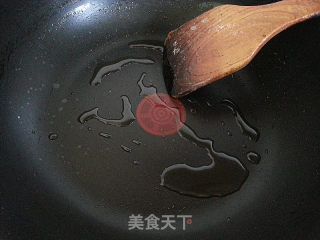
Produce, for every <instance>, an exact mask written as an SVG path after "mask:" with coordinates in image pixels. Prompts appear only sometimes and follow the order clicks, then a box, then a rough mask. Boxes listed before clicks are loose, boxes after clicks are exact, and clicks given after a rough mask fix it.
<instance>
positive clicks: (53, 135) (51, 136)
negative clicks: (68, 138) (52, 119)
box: [48, 133, 58, 141]
mask: <svg viewBox="0 0 320 240" xmlns="http://www.w3.org/2000/svg"><path fill="white" fill-rule="evenodd" d="M48 138H49V139H50V140H52V141H54V140H56V139H57V138H58V134H56V133H50V134H49V136H48Z"/></svg>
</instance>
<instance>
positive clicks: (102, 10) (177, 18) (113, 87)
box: [0, 0, 320, 240]
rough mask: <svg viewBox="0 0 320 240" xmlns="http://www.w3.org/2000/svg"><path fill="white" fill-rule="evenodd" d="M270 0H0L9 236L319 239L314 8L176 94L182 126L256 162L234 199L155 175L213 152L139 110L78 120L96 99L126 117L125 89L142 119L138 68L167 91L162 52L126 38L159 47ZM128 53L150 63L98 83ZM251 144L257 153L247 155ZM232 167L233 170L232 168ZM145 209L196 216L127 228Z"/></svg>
mask: <svg viewBox="0 0 320 240" xmlns="http://www.w3.org/2000/svg"><path fill="white" fill-rule="evenodd" d="M269 2H271V1H216V2H215V1H213V2H211V1H208V2H206V1H200V0H199V1H169V0H168V1H150V0H149V1H100V0H92V1H1V16H0V19H1V22H0V29H1V35H2V36H1V45H0V50H1V66H0V67H1V69H0V71H1V72H0V76H1V82H0V84H1V88H0V101H1V105H0V116H1V118H0V134H1V144H0V159H1V161H0V176H1V179H0V180H1V181H0V206H1V208H0V239H55V240H56V239H127V240H129V239H204V240H205V239H316V238H317V237H319V234H320V230H319V229H320V221H319V216H320V212H319V211H320V207H319V202H320V191H319V189H320V177H319V176H320V175H319V174H320V162H319V135H320V131H319V129H320V128H319V118H320V114H319V110H320V101H319V91H320V82H319V76H320V68H319V62H320V54H319V53H320V42H319V36H320V24H319V23H320V22H319V18H315V19H312V20H310V21H307V22H305V23H302V24H300V25H297V26H295V27H293V28H292V29H289V30H287V31H286V32H283V33H281V34H280V35H279V36H278V37H276V38H275V39H273V40H272V41H271V42H270V43H268V45H267V46H266V47H265V48H264V49H263V50H262V51H261V52H260V53H259V54H258V56H257V57H256V58H255V59H254V61H253V62H252V63H251V64H250V65H249V66H248V67H246V68H245V69H243V70H241V71H240V72H238V73H235V74H233V75H232V76H230V77H227V78H225V79H223V80H221V81H218V82H216V83H215V84H212V85H210V86H208V87H205V88H203V89H201V90H199V91H197V92H195V93H193V94H192V95H190V96H187V97H185V98H183V99H181V102H182V103H183V105H184V107H185V109H186V124H187V125H188V126H189V127H190V128H192V129H193V130H194V132H196V134H197V135H198V136H200V137H201V138H205V139H212V140H213V143H214V148H215V150H216V151H217V152H220V153H225V154H227V155H228V156H232V157H234V158H236V159H238V160H239V161H240V162H241V164H242V165H243V166H244V167H245V169H246V171H247V173H248V176H247V177H246V178H245V180H244V183H243V184H242V185H241V184H240V185H241V187H240V189H239V190H238V191H235V192H233V193H231V194H228V195H227V196H224V197H207V198H199V197H194V196H193V197H192V196H187V195H182V194H179V193H178V192H176V191H172V190H169V189H168V188H166V187H163V186H161V185H160V181H161V179H160V175H161V174H162V172H163V171H164V169H166V168H168V167H170V166H172V165H174V164H179V163H180V164H187V165H189V166H192V167H200V166H204V165H208V164H210V162H211V159H210V158H209V157H208V155H207V151H206V150H205V149H203V148H199V147H197V146H195V145H194V144H192V143H191V142H190V141H187V140H185V139H183V138H181V137H180V136H179V135H178V134H174V135H170V136H165V137H161V136H160V137H159V136H155V135H152V134H149V133H147V132H145V131H144V130H143V129H142V128H141V127H140V125H139V124H138V122H137V121H136V120H135V121H133V122H132V123H131V124H130V125H129V126H123V127H117V126H112V125H106V124H103V123H101V122H99V121H97V120H95V119H91V120H89V121H87V122H85V123H84V124H81V123H80V122H79V117H80V115H81V114H83V113H84V112H86V111H88V110H92V109H94V108H99V114H100V115H101V116H104V117H105V118H107V119H120V118H121V111H122V107H123V106H122V104H123V102H122V101H123V99H127V100H128V101H129V102H130V104H131V110H132V113H133V114H134V115H135V117H136V109H137V106H138V105H139V103H140V102H141V101H142V99H143V97H142V96H140V95H139V93H140V90H141V89H140V87H139V84H138V81H139V79H140V77H141V75H142V73H145V78H144V81H143V84H144V85H145V86H147V87H148V86H149V87H150V86H151V85H152V86H154V87H155V88H156V89H157V91H158V92H159V93H164V94H166V93H167V90H166V88H165V84H164V78H163V74H162V71H163V67H162V60H163V56H162V52H161V51H159V49H150V48H136V47H132V45H131V47H130V46H129V45H130V43H132V42H133V43H135V44H136V43H139V44H141V43H144V44H153V45H159V43H160V44H161V43H162V42H163V41H164V39H165V37H166V35H167V33H168V32H169V31H170V30H172V29H175V28H176V27H178V26H179V25H181V24H182V23H184V22H185V21H187V20H189V19H192V18H193V17H195V16H197V15H198V14H200V13H202V12H204V11H206V10H208V9H210V8H212V7H215V6H217V5H218V4H221V3H233V4H246V5H253V4H263V3H269ZM128 58H139V59H149V60H150V59H151V60H152V61H154V62H155V63H154V64H148V65H145V64H130V65H127V66H124V67H123V68H122V69H121V71H118V72H114V73H111V74H110V75H108V76H105V77H103V79H102V82H101V84H100V85H98V86H92V85H90V81H91V80H92V78H93V77H94V76H95V74H97V72H99V70H100V69H101V67H103V66H106V65H109V64H114V63H116V62H119V61H120V60H123V59H128ZM225 99H228V101H229V100H230V101H232V102H233V103H235V104H236V106H237V110H239V112H240V113H241V116H242V117H243V118H244V119H245V120H246V122H247V123H248V124H250V126H252V127H253V128H254V129H256V130H257V131H258V132H259V139H258V141H252V140H250V139H249V138H248V137H247V136H245V135H244V134H243V133H242V132H241V129H240V128H239V126H238V123H237V121H236V119H235V116H234V115H235V114H234V112H232V111H231V110H230V109H229V108H225V107H223V106H221V102H222V101H224V100H225ZM126 106H128V105H126ZM101 133H104V134H108V135H110V137H109V136H107V135H104V137H103V136H101ZM248 152H255V153H258V154H259V155H260V156H261V160H260V162H259V163H258V164H253V163H252V162H250V161H248V159H247V153H248ZM223 174H224V177H225V179H226V181H227V180H228V179H230V178H232V176H233V175H232V174H234V173H232V172H227V171H226V172H225V173H223ZM181 181H182V183H181ZM183 181H184V182H183ZM193 181H194V182H196V181H197V179H187V178H185V179H180V182H179V185H181V184H182V185H183V183H185V184H191V183H192V182H193ZM138 214H141V215H142V216H144V217H146V216H149V215H150V214H154V215H155V216H157V217H159V218H161V217H162V216H163V215H174V216H177V215H192V224H188V225H187V227H186V230H185V231H184V230H183V229H182V226H181V225H177V229H176V230H172V229H169V228H167V229H163V230H137V229H135V230H129V229H128V221H129V216H130V215H138ZM189 223H190V222H189Z"/></svg>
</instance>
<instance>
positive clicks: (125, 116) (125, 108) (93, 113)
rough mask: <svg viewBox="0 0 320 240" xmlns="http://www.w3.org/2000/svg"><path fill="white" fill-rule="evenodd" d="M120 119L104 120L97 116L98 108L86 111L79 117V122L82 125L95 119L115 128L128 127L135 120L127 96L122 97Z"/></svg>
mask: <svg viewBox="0 0 320 240" xmlns="http://www.w3.org/2000/svg"><path fill="white" fill-rule="evenodd" d="M121 99H122V113H121V115H122V117H121V119H105V118H103V117H101V116H99V115H98V111H99V108H94V109H92V110H89V111H86V112H84V113H83V114H81V116H80V117H79V122H80V123H81V124H84V123H85V122H87V121H89V120H91V119H96V120H98V121H99V122H102V123H104V124H107V125H111V126H115V127H126V126H129V125H130V124H131V123H132V122H134V121H135V120H136V118H135V116H134V114H133V112H132V106H131V103H130V101H129V98H128V97H127V96H122V97H121Z"/></svg>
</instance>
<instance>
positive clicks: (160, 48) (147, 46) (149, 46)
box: [129, 41, 164, 53]
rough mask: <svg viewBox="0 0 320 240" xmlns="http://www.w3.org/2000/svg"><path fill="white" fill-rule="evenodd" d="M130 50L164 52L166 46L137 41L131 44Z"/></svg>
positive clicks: (158, 43)
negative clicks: (143, 49)
mask: <svg viewBox="0 0 320 240" xmlns="http://www.w3.org/2000/svg"><path fill="white" fill-rule="evenodd" d="M129 48H145V49H151V50H156V51H160V52H162V53H163V52H164V46H163V45H162V44H161V43H160V42H153V41H150V42H149V41H137V42H131V43H129Z"/></svg>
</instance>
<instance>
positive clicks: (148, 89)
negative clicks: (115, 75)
mask: <svg viewBox="0 0 320 240" xmlns="http://www.w3.org/2000/svg"><path fill="white" fill-rule="evenodd" d="M146 75H147V74H146V73H142V74H141V77H140V79H139V81H138V82H137V84H138V86H139V88H140V92H139V95H140V96H141V97H147V96H150V95H154V94H156V93H157V89H156V88H155V87H154V86H152V85H151V86H146V85H145V84H144V82H143V80H144V78H145V77H146Z"/></svg>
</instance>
